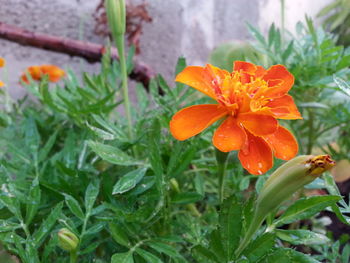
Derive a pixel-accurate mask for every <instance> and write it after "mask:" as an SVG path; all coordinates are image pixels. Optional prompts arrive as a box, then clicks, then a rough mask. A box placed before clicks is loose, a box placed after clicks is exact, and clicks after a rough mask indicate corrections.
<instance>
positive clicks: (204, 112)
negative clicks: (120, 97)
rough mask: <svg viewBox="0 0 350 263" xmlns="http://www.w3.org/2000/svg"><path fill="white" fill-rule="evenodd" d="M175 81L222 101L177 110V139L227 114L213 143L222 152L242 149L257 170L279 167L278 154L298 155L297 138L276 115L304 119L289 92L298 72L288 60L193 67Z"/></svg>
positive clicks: (174, 126) (173, 125) (174, 121)
mask: <svg viewBox="0 0 350 263" xmlns="http://www.w3.org/2000/svg"><path fill="white" fill-rule="evenodd" d="M175 81H178V82H181V83H184V84H186V85H189V86H191V87H193V88H195V89H197V90H199V91H201V92H202V93H204V94H206V95H207V96H209V97H211V98H213V99H214V100H216V101H217V104H205V105H194V106H190V107H187V108H184V109H182V110H180V111H179V112H177V113H176V114H175V115H174V116H173V118H172V120H171V122H170V131H171V133H172V135H173V136H174V137H175V138H176V139H178V140H180V141H182V140H186V139H188V138H190V137H192V136H195V135H197V134H199V133H200V132H202V131H203V130H204V129H206V128H207V127H208V126H210V125H211V124H213V123H214V122H216V121H218V120H220V119H223V118H225V119H224V121H223V122H222V123H221V125H220V126H219V128H218V129H217V130H216V131H215V133H214V136H213V144H214V146H215V147H216V148H217V149H219V150H220V151H222V152H229V151H234V150H239V153H238V158H239V160H240V162H241V164H242V166H243V167H244V168H245V169H246V170H248V171H249V172H250V173H251V174H255V175H258V174H263V173H265V172H266V171H268V170H269V169H270V168H271V167H272V166H273V156H272V155H273V154H274V155H275V157H277V158H279V159H282V160H289V159H291V158H293V157H294V156H295V155H296V154H297V152H298V144H297V141H296V139H295V138H294V136H293V135H292V134H291V133H290V132H289V131H288V130H287V129H286V128H284V127H282V126H280V125H279V123H278V121H277V120H276V119H290V120H291V119H301V118H302V117H301V115H300V113H299V111H298V109H297V107H296V105H295V103H294V101H293V98H292V97H291V96H290V95H288V94H287V93H288V91H289V90H290V89H291V88H292V86H293V84H294V77H293V75H292V74H291V73H289V72H288V70H287V69H286V68H285V67H284V66H283V65H275V66H272V67H270V68H269V69H267V70H266V69H264V68H263V67H261V66H256V65H254V64H252V63H248V62H243V61H236V62H235V63H234V67H233V72H232V73H229V72H227V71H226V70H222V69H219V68H217V67H214V66H212V65H206V66H205V67H198V66H189V67H186V68H185V69H184V70H183V71H182V72H180V73H179V74H178V75H177V77H176V79H175Z"/></svg>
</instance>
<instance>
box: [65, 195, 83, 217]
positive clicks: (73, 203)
mask: <svg viewBox="0 0 350 263" xmlns="http://www.w3.org/2000/svg"><path fill="white" fill-rule="evenodd" d="M64 198H65V200H66V205H67V206H68V208H69V210H70V211H71V212H72V213H73V214H74V215H75V216H76V217H78V218H80V219H82V220H83V219H84V218H85V216H84V213H83V210H82V209H81V207H80V205H79V202H78V201H77V200H75V199H74V197H73V196H70V195H68V194H64Z"/></svg>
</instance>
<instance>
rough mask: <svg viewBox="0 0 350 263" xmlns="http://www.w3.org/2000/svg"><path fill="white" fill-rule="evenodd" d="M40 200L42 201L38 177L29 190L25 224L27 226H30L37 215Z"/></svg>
mask: <svg viewBox="0 0 350 263" xmlns="http://www.w3.org/2000/svg"><path fill="white" fill-rule="evenodd" d="M40 199H41V190H40V185H39V179H38V177H35V179H34V180H33V182H32V185H31V187H30V190H29V195H28V203H27V205H26V219H25V223H26V224H27V225H29V224H30V223H31V222H32V220H33V218H34V216H35V215H36V213H37V211H38V209H39V205H40Z"/></svg>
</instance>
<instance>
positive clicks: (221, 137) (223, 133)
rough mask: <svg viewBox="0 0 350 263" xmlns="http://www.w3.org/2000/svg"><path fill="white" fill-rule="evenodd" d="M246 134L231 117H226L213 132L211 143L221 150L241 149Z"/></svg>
mask: <svg viewBox="0 0 350 263" xmlns="http://www.w3.org/2000/svg"><path fill="white" fill-rule="evenodd" d="M246 138H247V135H246V133H245V131H244V129H243V128H242V127H241V126H240V125H239V124H238V123H237V120H236V119H234V118H233V117H231V116H230V117H228V118H227V119H226V120H225V121H224V122H223V123H222V124H221V125H220V126H219V128H217V130H216V131H215V133H214V136H213V144H214V146H215V147H216V148H218V149H219V150H220V151H222V152H230V151H234V150H239V149H241V147H242V145H243V144H244V142H245V141H246Z"/></svg>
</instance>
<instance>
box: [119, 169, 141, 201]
mask: <svg viewBox="0 0 350 263" xmlns="http://www.w3.org/2000/svg"><path fill="white" fill-rule="evenodd" d="M146 171H147V168H140V169H137V170H134V171H131V172H129V173H127V174H125V175H123V176H122V177H121V178H120V179H119V180H118V182H117V183H116V184H115V185H114V187H113V192H112V194H113V195H115V194H122V193H125V192H127V191H130V190H131V189H133V188H134V187H135V186H136V185H137V184H138V183H139V182H140V181H141V180H142V178H143V177H144V176H145V174H146Z"/></svg>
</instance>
